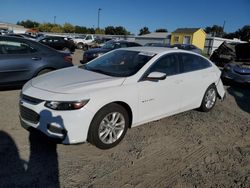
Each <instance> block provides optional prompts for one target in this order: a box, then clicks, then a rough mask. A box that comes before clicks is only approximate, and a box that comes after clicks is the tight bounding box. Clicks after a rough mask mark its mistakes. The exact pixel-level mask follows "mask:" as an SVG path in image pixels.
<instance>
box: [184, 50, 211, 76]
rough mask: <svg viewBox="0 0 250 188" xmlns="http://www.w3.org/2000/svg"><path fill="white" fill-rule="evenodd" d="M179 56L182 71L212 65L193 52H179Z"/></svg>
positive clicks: (200, 68)
mask: <svg viewBox="0 0 250 188" xmlns="http://www.w3.org/2000/svg"><path fill="white" fill-rule="evenodd" d="M179 58H180V71H181V73H185V72H192V71H197V70H202V69H206V68H209V67H211V66H212V65H211V63H210V62H209V61H208V60H206V59H205V58H203V57H200V56H197V55H193V54H188V53H183V54H179Z"/></svg>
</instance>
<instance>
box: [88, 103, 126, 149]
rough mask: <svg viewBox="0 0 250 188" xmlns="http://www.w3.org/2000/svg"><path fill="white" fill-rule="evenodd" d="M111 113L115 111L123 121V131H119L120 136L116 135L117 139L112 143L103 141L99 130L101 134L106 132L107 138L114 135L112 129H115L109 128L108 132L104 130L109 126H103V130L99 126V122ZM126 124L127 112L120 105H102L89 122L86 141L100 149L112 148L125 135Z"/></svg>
mask: <svg viewBox="0 0 250 188" xmlns="http://www.w3.org/2000/svg"><path fill="white" fill-rule="evenodd" d="M113 113H117V114H119V115H122V117H123V118H121V119H122V120H124V122H125V123H124V125H123V126H124V127H123V128H122V129H123V132H120V133H119V134H120V136H119V137H117V140H115V141H114V142H112V143H105V142H104V141H103V140H102V139H101V138H100V134H101V131H103V135H104V134H106V133H107V136H106V137H109V139H108V140H110V137H112V134H113V136H114V132H113V131H115V130H114V129H113V130H109V131H110V132H109V133H108V132H105V131H106V130H108V129H110V128H106V127H105V130H103V129H102V127H103V126H102V127H101V123H103V122H104V119H105V118H107V117H108V116H109V115H111V114H113ZM107 119H108V118H107ZM109 122H110V121H109ZM116 122H117V121H116ZM117 124H119V123H117ZM115 126H116V125H114V127H115ZM128 126H129V116H128V112H127V111H126V110H125V109H124V108H123V107H122V106H120V105H118V104H115V103H113V104H109V105H107V106H105V107H103V108H102V109H101V110H99V111H98V112H97V113H96V115H95V116H94V118H93V120H92V122H91V125H90V128H89V132H88V141H89V142H90V143H91V144H93V145H95V146H96V147H98V148H100V149H109V148H112V147H114V146H116V145H117V144H119V143H120V141H121V140H122V139H123V137H124V136H125V134H126V132H127V129H128ZM118 131H119V130H118ZM104 132H105V133H104ZM111 132H112V133H111ZM110 133H111V136H110ZM104 137H105V136H104ZM106 137H105V138H106ZM112 138H113V137H112Z"/></svg>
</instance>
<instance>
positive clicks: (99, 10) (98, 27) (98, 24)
mask: <svg viewBox="0 0 250 188" xmlns="http://www.w3.org/2000/svg"><path fill="white" fill-rule="evenodd" d="M101 10H102V9H101V8H99V9H98V20H97V29H100V12H101Z"/></svg>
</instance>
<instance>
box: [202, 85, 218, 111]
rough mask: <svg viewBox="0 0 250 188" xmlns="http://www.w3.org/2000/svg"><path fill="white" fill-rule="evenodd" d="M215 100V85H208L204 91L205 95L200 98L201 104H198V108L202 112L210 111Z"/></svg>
mask: <svg viewBox="0 0 250 188" xmlns="http://www.w3.org/2000/svg"><path fill="white" fill-rule="evenodd" d="M216 100H217V90H216V87H215V85H210V86H209V87H208V88H207V90H206V92H205V95H204V97H203V99H202V103H201V106H200V110H201V111H203V112H208V111H210V110H211V109H212V108H213V107H214V105H215V103H216Z"/></svg>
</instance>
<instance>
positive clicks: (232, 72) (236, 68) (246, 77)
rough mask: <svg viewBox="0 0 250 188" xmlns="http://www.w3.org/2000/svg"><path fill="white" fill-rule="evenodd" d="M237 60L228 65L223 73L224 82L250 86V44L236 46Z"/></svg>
mask: <svg viewBox="0 0 250 188" xmlns="http://www.w3.org/2000/svg"><path fill="white" fill-rule="evenodd" d="M235 54H236V55H235V59H234V60H233V61H231V62H230V63H227V64H226V65H225V66H224V68H223V71H222V75H221V77H222V79H223V80H224V81H229V80H231V81H234V82H237V83H243V84H250V43H243V44H237V45H236V46H235Z"/></svg>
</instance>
